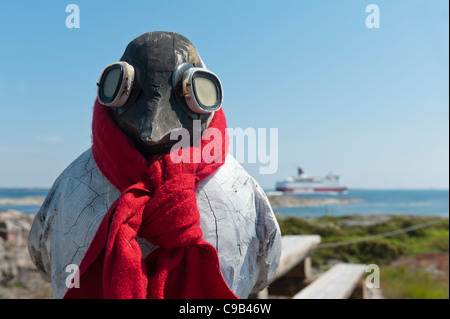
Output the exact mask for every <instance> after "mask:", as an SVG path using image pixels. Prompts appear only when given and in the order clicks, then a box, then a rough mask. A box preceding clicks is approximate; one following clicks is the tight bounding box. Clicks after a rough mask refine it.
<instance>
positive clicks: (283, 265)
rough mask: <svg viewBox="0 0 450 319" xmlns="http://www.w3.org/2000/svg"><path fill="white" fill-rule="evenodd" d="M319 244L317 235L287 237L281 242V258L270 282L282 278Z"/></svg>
mask: <svg viewBox="0 0 450 319" xmlns="http://www.w3.org/2000/svg"><path fill="white" fill-rule="evenodd" d="M319 243H320V236H319V235H287V236H283V237H282V240H281V257H280V264H279V266H278V268H277V272H276V274H275V277H274V278H273V279H272V281H275V280H276V279H278V278H280V277H282V276H284V275H285V274H287V273H288V272H289V271H290V270H292V269H293V268H295V267H296V266H297V265H299V264H300V263H301V262H303V260H304V259H305V258H306V257H308V256H309V255H310V254H311V251H312V250H313V249H314V248H315V247H316V246H317V245H318V244H319Z"/></svg>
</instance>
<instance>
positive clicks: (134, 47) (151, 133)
mask: <svg viewBox="0 0 450 319" xmlns="http://www.w3.org/2000/svg"><path fill="white" fill-rule="evenodd" d="M120 60H121V61H125V62H127V63H128V64H130V65H131V66H132V67H133V68H134V71H135V75H134V82H133V85H132V90H131V93H130V96H129V98H128V99H127V101H126V103H125V104H124V105H123V106H121V107H114V108H113V107H111V108H110V111H111V113H112V116H113V118H114V120H115V122H116V123H117V125H118V126H119V127H120V128H121V129H122V131H123V132H124V133H125V134H127V135H128V136H129V137H131V138H132V139H133V140H134V141H135V143H136V146H137V147H138V149H139V150H140V151H141V152H142V153H143V154H144V155H153V154H158V153H165V152H167V151H169V150H170V147H171V146H172V145H173V144H175V143H176V142H177V141H176V140H175V141H172V140H170V138H169V137H170V133H171V132H172V131H176V130H178V129H180V128H185V129H188V130H189V131H190V132H192V127H193V120H195V119H197V120H201V121H202V125H201V127H202V130H204V129H206V128H207V126H208V124H209V122H210V120H211V119H212V117H213V113H204V114H197V113H194V112H192V111H191V110H190V109H189V107H188V105H187V103H186V101H185V99H184V97H183V96H182V94H181V93H180V92H182V89H181V88H180V87H181V83H178V84H173V83H172V75H173V73H174V71H175V69H176V67H177V66H178V65H180V64H182V63H190V64H192V65H193V66H194V67H204V65H203V62H202V60H201V58H200V56H199V54H198V52H197V50H196V49H195V47H194V46H193V45H192V43H191V42H190V41H189V40H188V39H186V38H185V37H184V36H182V35H180V34H177V33H172V32H149V33H145V34H143V35H141V36H139V37H137V38H136V39H134V40H133V41H131V42H130V43H129V44H128V46H127V48H126V49H125V52H124V54H123V56H122V58H121V59H120ZM174 85H175V87H174ZM191 136H193V134H191Z"/></svg>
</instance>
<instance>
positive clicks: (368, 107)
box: [0, 0, 449, 189]
mask: <svg viewBox="0 0 450 319" xmlns="http://www.w3.org/2000/svg"><path fill="white" fill-rule="evenodd" d="M70 3H74V4H77V5H78V6H79V8H80V28H79V29H68V28H67V27H66V25H65V20H66V17H67V15H68V13H66V12H65V8H66V6H67V5H68V4H70ZM371 3H374V4H377V5H378V6H379V8H380V28H379V29H368V28H367V27H366V25H365V20H366V17H367V16H368V13H366V12H365V8H366V6H367V5H368V4H371ZM448 12H449V8H448V1H444V0H442V1H441V0H432V1H425V0H422V1H412V0H408V1H400V0H395V1H392V0H391V1H378V0H370V1H356V0H352V1H350V0H348V1H333V0H327V1H325V0H324V1H312V0H309V1H266V0H259V1H235V0H230V1H206V0H202V1H200V0H190V1H181V0H164V1H162V0H159V1H132V0H130V1H127V2H123V1H84V0H83V1H81V0H80V1H76V0H74V1H39V2H38V1H24V0H16V1H9V2H7V3H4V4H2V7H1V10H0V46H1V50H0V58H1V60H2V61H3V65H2V68H1V69H0V187H50V186H51V185H52V183H53V181H54V180H55V179H56V177H57V176H58V175H59V174H60V173H61V172H62V170H63V169H64V168H65V167H66V166H67V165H68V164H70V163H71V162H72V161H73V160H74V159H75V158H76V157H77V156H78V155H80V154H81V153H82V152H83V151H85V150H86V149H88V148H89V147H90V143H91V128H90V125H91V117H92V106H93V102H94V99H95V97H96V85H95V83H96V82H97V81H98V78H99V76H100V74H101V71H102V70H103V68H104V67H105V66H106V65H108V64H110V63H112V62H115V61H117V60H118V59H119V58H120V57H121V55H122V53H123V51H124V49H125V47H126V45H127V44H128V43H129V42H130V41H131V40H132V39H133V38H135V37H137V36H139V35H140V34H142V33H145V32H148V31H156V30H164V31H173V32H178V33H181V34H183V35H185V36H186V37H187V38H189V39H190V40H191V42H192V43H193V44H194V45H195V46H196V48H197V49H198V51H199V52H200V54H201V56H202V58H203V60H204V61H205V63H206V65H207V67H208V68H209V69H210V70H212V71H213V72H215V73H216V74H217V75H219V77H220V79H221V80H222V84H223V87H224V95H225V99H224V110H225V114H226V115H227V121H228V125H229V126H230V127H233V128H236V127H241V128H248V127H253V128H267V129H269V128H278V137H279V143H278V149H279V153H278V170H277V172H276V173H275V174H271V175H261V174H259V173H258V172H259V170H258V169H259V165H258V163H256V164H248V163H243V164H242V165H243V166H244V167H245V168H246V169H247V170H248V171H249V172H250V173H251V174H252V175H253V176H254V177H255V178H256V179H257V180H258V181H259V182H260V183H261V185H262V186H263V187H264V188H273V186H274V183H275V181H276V180H280V179H283V178H285V177H287V176H290V175H294V174H295V173H296V168H297V166H301V167H302V168H303V169H304V170H305V171H307V172H308V173H310V174H311V175H324V174H327V173H328V172H330V171H332V172H334V173H337V174H340V175H341V176H342V178H343V179H344V180H345V181H346V182H347V184H348V185H349V186H350V187H364V188H430V187H431V188H446V189H448V186H449V168H448V166H449V133H448V132H449V108H448V106H449V91H448V85H449V64H448V59H449V42H448V36H449V34H448V32H449V31H448V30H449V29H448V28H449V18H448Z"/></svg>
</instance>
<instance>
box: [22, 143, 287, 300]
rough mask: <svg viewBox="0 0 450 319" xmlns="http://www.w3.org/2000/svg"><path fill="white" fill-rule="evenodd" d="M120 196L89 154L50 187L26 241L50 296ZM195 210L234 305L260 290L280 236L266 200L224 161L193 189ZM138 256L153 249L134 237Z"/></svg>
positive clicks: (60, 290)
mask: <svg viewBox="0 0 450 319" xmlns="http://www.w3.org/2000/svg"><path fill="white" fill-rule="evenodd" d="M119 195H120V192H119V191H118V190H117V189H116V188H115V187H114V186H113V185H112V184H111V183H110V182H109V181H108V180H107V179H106V178H105V177H104V176H103V175H102V174H101V172H100V171H99V169H98V167H97V165H96V163H95V161H94V159H93V157H92V153H91V151H90V150H87V151H86V152H85V153H83V154H82V155H81V156H80V157H79V158H78V159H76V160H75V161H74V162H73V163H72V164H71V165H69V167H67V168H66V170H64V172H63V173H62V174H61V175H60V176H59V177H58V179H57V180H56V181H55V183H54V185H53V187H52V189H51V190H50V192H49V194H48V195H47V198H46V200H45V202H44V204H43V205H42V207H41V209H40V211H39V213H38V214H37V216H36V218H35V220H34V223H33V227H32V229H31V232H30V237H29V252H30V256H31V259H32V260H33V262H34V263H35V265H36V267H37V268H38V269H39V271H40V273H41V274H42V276H43V278H44V279H46V280H48V281H51V284H52V290H53V294H54V297H56V298H62V297H63V296H64V294H65V293H66V291H67V287H66V285H65V280H66V278H67V276H68V273H66V272H65V268H66V266H67V265H69V264H76V265H79V264H80V263H81V260H82V259H83V256H84V254H85V253H86V251H87V249H88V247H89V245H90V243H91V241H92V239H93V238H94V235H95V233H96V231H97V229H98V226H99V225H100V223H101V221H102V219H103V216H104V215H105V214H106V212H107V211H108V209H109V207H110V206H111V205H112V204H113V202H114V201H115V200H116V199H117V198H118V197H119ZM197 204H198V209H199V212H200V224H201V228H202V231H203V238H204V239H205V241H207V242H209V243H211V244H212V245H213V246H214V247H215V248H216V249H217V252H218V255H219V261H220V266H221V272H222V275H223V277H224V279H225V281H226V282H227V284H228V286H229V287H230V288H231V289H232V290H233V292H234V293H235V294H236V295H238V296H239V297H241V298H246V297H247V296H248V295H249V294H250V293H251V292H257V291H259V290H261V289H263V288H264V287H265V286H266V285H267V284H268V283H269V282H270V280H271V279H272V278H273V276H274V275H275V271H276V268H277V267H278V263H279V258H280V254H281V234H280V230H279V226H278V223H277V221H276V219H275V216H274V214H273V211H272V209H271V207H270V204H269V201H268V199H267V196H266V195H265V193H264V191H263V190H262V189H261V187H260V186H259V185H258V184H257V182H256V181H255V180H254V179H253V178H252V177H251V176H250V175H248V173H247V172H246V171H245V170H244V169H243V168H242V167H241V166H240V164H239V163H238V162H237V161H236V160H235V159H234V158H233V157H232V156H231V155H228V156H227V158H226V161H225V164H224V165H222V166H221V167H220V168H219V169H218V170H217V171H216V172H215V173H214V174H213V175H212V176H210V177H209V178H207V179H205V180H203V181H202V182H200V183H199V187H198V189H197ZM138 242H139V244H140V247H141V250H142V254H143V257H144V258H145V257H146V256H147V255H148V254H149V253H150V252H151V251H152V250H153V249H155V247H154V246H153V245H152V244H151V243H149V242H146V241H145V240H143V239H141V238H138Z"/></svg>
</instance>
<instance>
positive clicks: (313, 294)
mask: <svg viewBox="0 0 450 319" xmlns="http://www.w3.org/2000/svg"><path fill="white" fill-rule="evenodd" d="M365 271H366V265H363V264H345V263H339V264H336V265H334V266H333V267H332V268H331V269H330V270H328V271H327V272H326V273H325V274H323V275H321V276H320V277H319V278H318V279H316V280H315V281H314V282H313V283H311V284H310V285H309V286H307V287H306V288H304V289H303V290H301V291H300V292H299V293H297V294H296V295H294V297H293V299H346V298H350V296H352V293H353V291H354V290H355V289H356V288H357V286H358V284H359V283H360V281H361V277H362V276H363V275H364V273H365Z"/></svg>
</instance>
